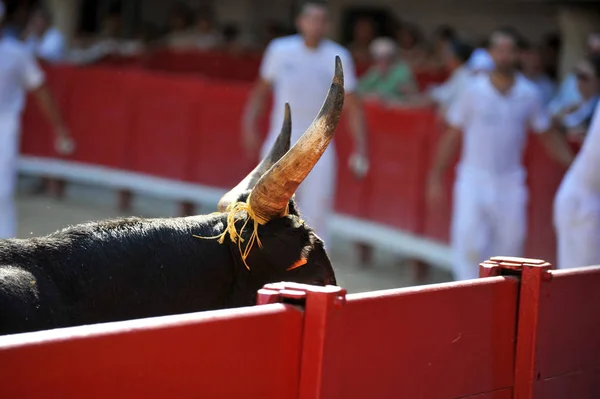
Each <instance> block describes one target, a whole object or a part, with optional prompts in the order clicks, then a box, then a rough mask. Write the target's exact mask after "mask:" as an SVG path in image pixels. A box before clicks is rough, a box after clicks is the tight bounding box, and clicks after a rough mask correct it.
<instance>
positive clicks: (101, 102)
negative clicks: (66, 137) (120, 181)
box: [68, 68, 140, 169]
mask: <svg viewBox="0 0 600 399" xmlns="http://www.w3.org/2000/svg"><path fill="white" fill-rule="evenodd" d="M139 76H140V75H139V74H138V73H136V72H126V71H119V72H118V73H115V71H114V70H112V69H107V68H86V69H76V70H73V71H72V72H71V79H72V80H73V84H72V86H71V101H70V110H69V111H70V112H69V119H68V122H69V128H70V129H71V132H72V134H73V136H74V138H75V140H76V142H77V151H76V152H75V153H74V154H73V156H72V157H69V158H70V159H73V160H75V161H80V162H85V163H90V164H95V165H103V166H109V167H113V168H119V169H125V167H126V164H127V163H126V158H127V155H128V153H129V151H128V144H129V143H130V140H129V135H130V134H131V130H132V129H131V128H132V112H131V111H132V108H131V102H132V100H133V95H134V93H133V89H134V87H135V86H134V84H135V81H136V80H137V79H138V78H139Z"/></svg>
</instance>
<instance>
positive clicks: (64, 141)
mask: <svg viewBox="0 0 600 399" xmlns="http://www.w3.org/2000/svg"><path fill="white" fill-rule="evenodd" d="M23 56H24V58H23V63H22V69H21V83H22V84H23V86H24V87H25V89H26V90H28V91H31V92H33V94H34V96H35V97H36V100H37V101H38V103H39V105H40V108H41V109H42V112H44V115H45V116H46V118H47V119H48V121H49V122H50V123H51V124H52V126H53V127H54V133H55V135H56V144H57V147H56V149H57V150H58V151H59V152H61V153H68V152H71V151H72V149H73V143H72V142H71V139H70V136H69V133H68V131H67V129H66V126H65V123H64V121H63V119H62V117H61V115H60V112H59V111H58V107H57V106H56V104H55V102H54V100H53V98H52V95H51V94H50V90H49V89H48V87H47V86H46V84H45V81H44V80H45V78H44V73H43V72H42V70H41V69H40V67H39V65H38V63H37V62H36V60H35V58H34V56H33V55H32V54H29V53H25V54H24V55H23Z"/></svg>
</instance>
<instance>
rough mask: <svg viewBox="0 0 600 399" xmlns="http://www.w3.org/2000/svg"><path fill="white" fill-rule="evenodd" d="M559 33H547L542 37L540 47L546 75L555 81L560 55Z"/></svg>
mask: <svg viewBox="0 0 600 399" xmlns="http://www.w3.org/2000/svg"><path fill="white" fill-rule="evenodd" d="M560 46H561V40H560V33H555V32H552V33H548V34H546V35H544V38H543V39H542V43H541V45H540V55H541V58H542V65H543V68H544V72H545V73H546V75H548V76H549V77H550V79H553V80H554V81H556V80H557V79H558V59H559V53H560Z"/></svg>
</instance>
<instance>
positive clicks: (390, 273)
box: [17, 178, 451, 292]
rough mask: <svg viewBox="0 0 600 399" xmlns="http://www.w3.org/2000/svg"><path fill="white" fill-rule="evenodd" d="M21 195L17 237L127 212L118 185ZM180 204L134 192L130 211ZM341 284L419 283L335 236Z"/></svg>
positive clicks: (163, 210) (167, 209) (23, 185)
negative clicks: (61, 194) (59, 194)
mask: <svg viewBox="0 0 600 399" xmlns="http://www.w3.org/2000/svg"><path fill="white" fill-rule="evenodd" d="M19 183H20V184H19V193H18V196H17V207H18V212H19V216H18V220H19V232H18V234H19V237H22V238H24V237H31V236H39V235H43V234H47V233H50V232H52V231H55V230H57V229H59V228H61V227H64V226H67V225H71V224H76V223H80V222H85V221H90V220H99V219H105V218H112V217H117V216H125V214H123V213H120V212H119V211H118V210H117V207H116V204H117V196H116V193H115V192H114V191H111V190H107V189H103V188H99V187H91V186H82V185H69V186H67V191H66V196H65V198H64V199H63V200H56V199H54V198H51V197H48V196H46V195H37V194H32V192H33V190H32V188H33V187H34V185H35V183H36V181H34V180H33V179H30V178H21V179H20V181H19ZM176 212H177V204H175V203H174V202H169V201H164V200H157V199H154V198H148V197H135V199H134V204H133V209H132V211H131V212H129V215H136V216H147V217H159V216H175V215H176ZM329 252H330V256H331V258H332V261H333V264H334V267H335V269H336V273H337V276H338V284H339V285H340V286H342V287H344V288H346V289H347V290H348V292H364V291H373V290H382V289H389V288H398V287H406V286H411V285H415V284H416V283H415V280H414V278H413V269H412V268H411V267H410V266H409V265H408V263H407V262H405V261H402V260H399V259H396V258H395V257H394V256H392V255H391V254H389V253H385V252H383V251H376V252H375V259H374V261H373V264H372V265H371V266H369V267H365V266H364V265H361V264H359V263H358V262H359V261H358V256H357V253H356V251H355V250H354V247H353V245H352V243H350V242H349V241H347V240H344V239H343V238H341V237H334V238H333V242H332V243H331V245H330V250H329ZM445 281H451V276H450V274H449V273H448V272H446V271H444V270H440V269H432V270H431V272H430V275H429V276H428V278H427V279H426V280H425V281H424V283H437V282H445Z"/></svg>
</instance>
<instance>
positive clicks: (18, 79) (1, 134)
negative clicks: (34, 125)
mask: <svg viewBox="0 0 600 399" xmlns="http://www.w3.org/2000/svg"><path fill="white" fill-rule="evenodd" d="M3 17H4V4H3V3H2V2H0V24H1V23H2V19H3ZM25 91H33V93H34V94H35V96H36V98H37V100H38V102H39V104H40V107H41V108H42V110H44V111H45V113H46V115H47V117H48V119H49V120H50V121H51V122H52V124H53V126H54V129H55V132H56V138H57V140H56V149H57V151H58V152H61V153H69V152H70V151H71V150H72V148H73V143H72V141H71V139H70V137H69V135H68V133H67V130H66V129H65V125H64V123H63V121H62V119H61V116H60V114H59V112H58V110H57V108H56V106H55V104H54V102H53V100H52V97H51V95H50V92H49V90H48V88H47V87H46V85H45V84H44V74H43V72H42V70H41V69H40V68H39V66H38V64H37V62H36V61H35V59H34V57H33V55H32V54H31V53H30V52H29V51H27V49H26V48H25V47H24V46H23V45H22V44H21V43H20V42H18V41H17V40H15V39H12V38H2V37H0V239H2V238H12V237H14V236H15V235H16V211H15V203H14V191H15V186H16V178H17V158H18V153H19V133H20V125H21V121H20V119H21V111H22V110H23V106H24V104H25Z"/></svg>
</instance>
